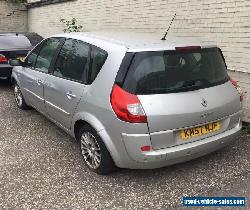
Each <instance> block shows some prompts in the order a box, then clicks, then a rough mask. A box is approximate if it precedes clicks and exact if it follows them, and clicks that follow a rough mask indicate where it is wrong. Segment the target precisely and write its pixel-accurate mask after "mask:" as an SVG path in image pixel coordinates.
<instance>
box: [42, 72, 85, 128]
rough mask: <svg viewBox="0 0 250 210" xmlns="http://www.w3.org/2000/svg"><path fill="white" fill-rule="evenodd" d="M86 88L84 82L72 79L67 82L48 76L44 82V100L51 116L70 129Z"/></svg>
mask: <svg viewBox="0 0 250 210" xmlns="http://www.w3.org/2000/svg"><path fill="white" fill-rule="evenodd" d="M84 89H85V85H84V84H81V83H78V82H74V81H70V80H67V81H66V82H65V79H63V78H59V77H55V76H52V75H51V76H48V77H47V79H46V82H45V83H44V100H45V107H46V111H47V113H48V115H49V116H50V118H53V119H55V120H56V121H57V122H58V123H59V124H61V125H62V126H63V127H65V128H66V129H68V130H69V129H70V127H71V120H72V117H73V115H74V113H75V109H76V107H77V105H78V103H79V101H80V99H81V97H82V94H83V92H84Z"/></svg>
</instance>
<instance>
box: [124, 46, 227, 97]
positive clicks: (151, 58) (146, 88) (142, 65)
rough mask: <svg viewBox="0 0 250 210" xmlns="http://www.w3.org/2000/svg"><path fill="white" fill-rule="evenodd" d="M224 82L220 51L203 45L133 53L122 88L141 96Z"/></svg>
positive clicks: (194, 88)
mask: <svg viewBox="0 0 250 210" xmlns="http://www.w3.org/2000/svg"><path fill="white" fill-rule="evenodd" d="M226 81H228V75H227V70H226V65H225V62H224V58H223V57H222V54H221V52H220V50H219V49H218V48H205V49H198V50H192V51H155V52H138V53H135V54H134V55H133V57H132V60H131V62H130V65H129V69H128V71H127V72H126V75H125V76H124V80H123V84H122V87H123V88H124V89H125V90H127V91H128V92H131V93H134V94H138V95H145V94H162V93H173V92H185V91H192V90H197V89H202V88H207V87H212V86H215V85H219V84H223V83H225V82H226Z"/></svg>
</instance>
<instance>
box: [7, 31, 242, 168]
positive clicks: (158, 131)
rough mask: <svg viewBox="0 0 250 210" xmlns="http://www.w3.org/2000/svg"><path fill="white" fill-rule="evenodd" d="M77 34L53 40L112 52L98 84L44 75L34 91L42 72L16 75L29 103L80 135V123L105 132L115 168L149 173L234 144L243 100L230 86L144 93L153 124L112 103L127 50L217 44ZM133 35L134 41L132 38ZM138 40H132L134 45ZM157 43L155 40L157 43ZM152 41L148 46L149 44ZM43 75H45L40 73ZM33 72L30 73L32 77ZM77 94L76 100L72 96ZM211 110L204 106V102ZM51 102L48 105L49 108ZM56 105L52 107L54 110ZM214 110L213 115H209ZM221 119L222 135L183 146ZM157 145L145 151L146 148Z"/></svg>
mask: <svg viewBox="0 0 250 210" xmlns="http://www.w3.org/2000/svg"><path fill="white" fill-rule="evenodd" d="M101 34H102V32H98V33H71V34H58V35H54V36H52V37H65V38H66V39H67V38H70V39H77V40H81V41H84V42H86V43H88V44H91V45H94V46H97V47H99V48H101V49H103V50H105V51H106V52H107V53H108V58H107V59H106V61H105V63H104V65H103V66H102V69H101V71H100V72H99V74H98V75H97V77H96V79H95V80H94V81H93V83H92V84H88V85H84V84H81V83H77V82H74V81H70V80H67V79H62V78H57V77H55V76H53V75H51V72H49V74H45V73H41V72H39V73H38V74H39V76H41V75H42V74H43V75H42V79H43V85H44V86H41V89H39V90H36V88H34V85H35V82H36V81H37V79H38V78H37V77H38V76H37V74H33V73H30V72H32V71H31V70H30V72H27V70H25V68H23V67H15V68H14V69H13V74H12V77H13V78H14V79H15V80H16V82H17V83H18V84H19V85H20V87H21V90H22V91H24V92H23V93H24V94H23V95H24V98H25V100H27V102H28V104H29V105H31V106H34V107H35V108H37V107H36V106H38V110H39V111H41V112H42V113H43V114H44V115H45V116H47V117H48V118H49V119H51V120H52V121H53V122H55V123H56V124H57V125H59V126H60V127H61V128H63V129H64V130H65V131H66V132H68V133H69V134H70V135H71V136H74V137H75V125H76V123H77V122H79V121H82V122H85V123H88V124H89V125H91V126H92V127H93V128H94V129H95V130H96V131H97V133H98V134H99V136H100V137H101V139H102V140H103V142H104V143H105V145H106V147H107V149H108V151H109V152H110V154H111V157H112V159H113V160H114V162H115V165H117V166H118V167H122V168H134V169H136V168H139V169H149V168H157V167H163V166H167V165H170V164H174V163H178V162H182V161H186V160H189V159H192V158H195V157H198V156H201V155H204V154H207V153H208V152H212V151H214V150H216V149H219V148H221V147H223V146H225V145H227V144H229V143H230V142H232V141H233V140H234V139H235V138H236V137H237V136H238V135H239V132H240V129H241V103H240V96H239V94H238V92H237V91H236V89H235V88H234V87H233V86H232V85H231V83H230V82H226V83H224V84H221V85H217V86H214V87H210V88H207V89H200V90H195V91H189V92H185V93H184V92H183V93H171V94H159V95H150V96H149V95H139V96H138V97H139V99H140V101H141V103H142V106H143V108H144V110H145V113H146V114H147V118H148V123H128V122H124V121H122V120H120V119H118V118H117V116H116V114H115V113H114V111H113V109H112V107H111V104H110V94H111V92H112V88H113V85H114V81H115V78H116V76H117V72H118V70H119V68H120V65H121V63H122V60H123V58H124V56H125V54H126V53H127V52H139V51H157V50H163V49H164V50H167V49H171V50H173V49H174V47H175V46H196V45H199V46H202V47H204V48H205V47H209V46H213V45H210V44H204V43H203V44H202V43H200V42H192V41H183V40H182V39H181V38H167V40H166V41H161V40H160V39H159V40H156V39H155V38H152V37H151V38H145V39H144V38H143V37H144V36H142V35H141V34H140V35H138V37H141V40H139V38H135V37H134V39H133V35H132V34H130V35H129V34H127V33H125V34H123V36H122V37H127V38H123V40H122V39H118V38H117V37H120V35H119V34H118V35H117V34H116V33H108V34H105V35H103V36H102V35H101ZM128 36H129V37H128ZM128 40H132V41H128ZM152 40H155V42H154V41H152ZM147 43H148V44H147ZM40 73H41V74H40ZM26 74H29V75H26ZM25 89H28V90H29V91H30V92H31V91H38V94H37V93H36V94H37V95H39V96H40V97H41V98H42V99H43V104H41V107H39V105H37V104H40V102H34V101H33V100H38V101H39V98H37V99H35V98H34V96H33V95H32V94H30V92H29V91H26V92H25ZM69 91H72V94H73V95H76V98H75V100H69V99H68V97H67V95H66V93H67V92H69ZM203 98H204V99H205V100H206V101H207V107H204V106H202V104H201V103H202V99H203ZM45 104H46V105H45ZM51 105H52V106H51ZM210 112H213V114H212V115H207V113H210ZM216 120H220V121H221V123H222V127H221V130H220V132H218V133H214V134H213V135H212V134H211V135H210V134H209V135H206V136H203V137H199V138H194V139H192V141H189V142H185V143H182V142H181V141H180V139H179V137H178V136H177V135H179V133H178V132H180V130H181V129H184V128H189V127H194V126H197V125H203V124H206V123H208V122H213V121H216ZM145 145H148V146H151V148H152V150H151V151H149V152H142V151H141V150H140V148H141V146H145Z"/></svg>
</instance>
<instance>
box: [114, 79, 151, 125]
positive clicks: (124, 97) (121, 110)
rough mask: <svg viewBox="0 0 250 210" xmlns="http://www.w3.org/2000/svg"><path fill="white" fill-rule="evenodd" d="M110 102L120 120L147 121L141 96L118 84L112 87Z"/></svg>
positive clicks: (131, 121)
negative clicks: (127, 90)
mask: <svg viewBox="0 0 250 210" xmlns="http://www.w3.org/2000/svg"><path fill="white" fill-rule="evenodd" d="M110 103H111V106H112V108H113V110H114V112H115V114H116V116H117V117H118V118H119V119H120V120H122V121H125V122H130V123H147V116H146V114H145V112H144V109H143V107H142V105H141V102H140V100H139V98H138V97H137V96H136V95H133V94H131V93H128V92H126V91H125V90H123V89H122V88H120V87H119V86H118V85H116V84H114V86H113V89H112V93H111V96H110Z"/></svg>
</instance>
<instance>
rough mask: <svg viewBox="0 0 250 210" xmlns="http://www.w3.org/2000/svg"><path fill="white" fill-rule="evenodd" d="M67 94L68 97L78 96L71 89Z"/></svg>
mask: <svg viewBox="0 0 250 210" xmlns="http://www.w3.org/2000/svg"><path fill="white" fill-rule="evenodd" d="M66 96H67V98H68V99H72V98H76V95H74V94H73V93H72V92H71V91H69V92H67V93H66Z"/></svg>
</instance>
